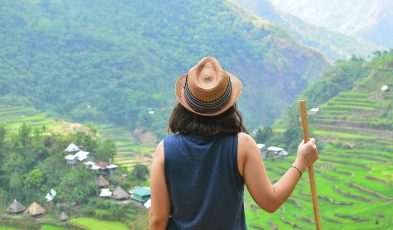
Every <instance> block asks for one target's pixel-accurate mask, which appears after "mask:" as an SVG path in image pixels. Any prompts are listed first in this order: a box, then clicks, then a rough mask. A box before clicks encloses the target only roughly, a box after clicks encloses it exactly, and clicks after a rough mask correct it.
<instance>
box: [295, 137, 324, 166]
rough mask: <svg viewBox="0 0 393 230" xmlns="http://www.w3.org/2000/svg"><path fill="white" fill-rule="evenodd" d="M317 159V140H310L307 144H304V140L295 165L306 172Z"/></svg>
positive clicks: (300, 145) (299, 147) (298, 150)
mask: <svg viewBox="0 0 393 230" xmlns="http://www.w3.org/2000/svg"><path fill="white" fill-rule="evenodd" d="M317 159H318V149H317V146H316V144H315V139H314V138H310V141H308V142H307V143H304V140H303V141H302V142H300V144H299V146H298V149H297V157H296V161H295V163H294V164H293V165H294V166H296V167H297V168H299V169H300V170H301V171H302V172H304V170H305V169H306V168H308V167H309V166H311V165H312V164H313V163H314V162H315V161H316V160H317Z"/></svg>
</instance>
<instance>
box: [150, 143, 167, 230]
mask: <svg viewBox="0 0 393 230" xmlns="http://www.w3.org/2000/svg"><path fill="white" fill-rule="evenodd" d="M164 159H165V158H164V144H163V142H161V143H160V144H159V145H158V146H157V149H156V151H155V153H154V159H153V164H152V167H151V174H150V189H151V206H150V217H149V229H150V230H160V229H166V228H167V225H168V219H169V212H170V199H169V193H168V188H167V185H166V181H165V170H164Z"/></svg>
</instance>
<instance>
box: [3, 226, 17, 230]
mask: <svg viewBox="0 0 393 230" xmlns="http://www.w3.org/2000/svg"><path fill="white" fill-rule="evenodd" d="M0 230H21V229H20V228H14V227H7V226H4V227H2V226H0Z"/></svg>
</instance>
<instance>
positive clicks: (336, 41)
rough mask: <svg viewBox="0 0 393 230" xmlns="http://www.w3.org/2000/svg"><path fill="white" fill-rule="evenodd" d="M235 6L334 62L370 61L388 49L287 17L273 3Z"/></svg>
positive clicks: (247, 1) (241, 1) (242, 1)
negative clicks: (374, 53)
mask: <svg viewBox="0 0 393 230" xmlns="http://www.w3.org/2000/svg"><path fill="white" fill-rule="evenodd" d="M233 2H234V3H236V4H238V5H239V6H241V7H244V8H246V9H248V10H250V11H252V12H253V13H255V14H256V15H258V16H260V17H262V18H265V19H267V20H269V21H271V22H273V23H275V24H277V25H279V26H281V27H282V28H285V29H286V30H287V31H288V32H289V33H291V34H292V35H293V36H294V37H296V39H298V40H299V41H301V42H302V43H303V44H305V45H307V46H309V47H313V48H315V49H317V50H319V51H320V52H322V53H323V54H324V55H325V56H326V57H328V58H329V59H330V60H331V61H336V60H338V59H349V58H350V57H351V56H352V55H353V54H354V55H360V56H362V57H367V56H368V55H369V54H371V53H372V52H374V51H376V50H382V49H384V48H383V47H382V46H378V45H375V44H372V43H370V42H366V41H364V40H362V39H360V38H357V37H354V36H348V35H345V34H343V33H340V32H335V31H334V30H328V29H325V28H323V27H320V26H317V25H315V24H312V23H309V22H307V21H305V20H302V19H299V18H298V17H296V16H294V15H292V14H290V13H285V12H284V11H283V10H279V9H278V8H276V7H275V6H274V5H273V4H272V3H271V2H270V0H233Z"/></svg>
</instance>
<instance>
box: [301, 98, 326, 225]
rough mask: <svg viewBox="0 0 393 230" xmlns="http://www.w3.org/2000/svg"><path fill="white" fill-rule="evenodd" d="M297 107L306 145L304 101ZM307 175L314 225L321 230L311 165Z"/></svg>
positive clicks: (306, 132) (306, 129)
mask: <svg viewBox="0 0 393 230" xmlns="http://www.w3.org/2000/svg"><path fill="white" fill-rule="evenodd" d="M299 106H300V115H301V119H302V125H303V136H304V143H307V142H308V141H309V140H310V134H309V132H308V120H307V109H306V101H304V100H300V101H299ZM308 175H309V180H310V187H311V195H312V203H313V207H314V217H315V224H316V228H317V230H320V229H321V222H320V218H319V209H318V200H317V190H316V185H315V178H314V167H313V165H311V166H309V167H308Z"/></svg>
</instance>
